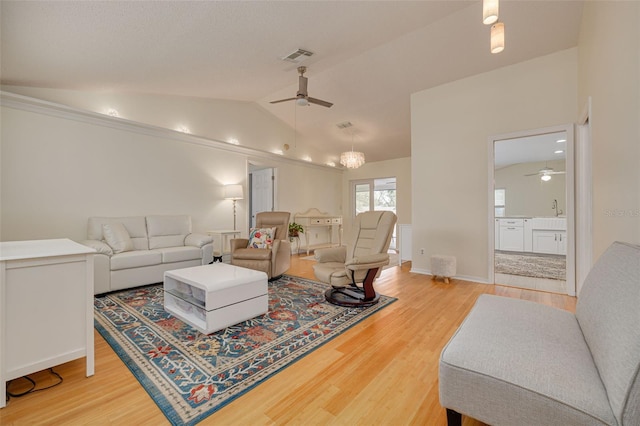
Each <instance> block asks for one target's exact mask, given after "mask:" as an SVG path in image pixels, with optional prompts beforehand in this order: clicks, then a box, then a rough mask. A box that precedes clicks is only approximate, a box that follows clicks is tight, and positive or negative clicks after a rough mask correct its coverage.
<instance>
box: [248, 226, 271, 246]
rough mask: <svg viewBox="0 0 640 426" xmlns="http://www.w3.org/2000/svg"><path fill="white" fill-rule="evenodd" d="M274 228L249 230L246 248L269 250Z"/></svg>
mask: <svg viewBox="0 0 640 426" xmlns="http://www.w3.org/2000/svg"><path fill="white" fill-rule="evenodd" d="M275 233H276V228H251V232H250V233H249V245H248V246H247V247H248V248H271V245H272V244H273V236H274V235H275Z"/></svg>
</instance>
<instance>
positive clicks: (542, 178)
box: [540, 173, 551, 182]
mask: <svg viewBox="0 0 640 426" xmlns="http://www.w3.org/2000/svg"><path fill="white" fill-rule="evenodd" d="M540 180H541V181H543V182H549V181H550V180H551V175H548V174H546V173H545V174H543V175H542V176H540Z"/></svg>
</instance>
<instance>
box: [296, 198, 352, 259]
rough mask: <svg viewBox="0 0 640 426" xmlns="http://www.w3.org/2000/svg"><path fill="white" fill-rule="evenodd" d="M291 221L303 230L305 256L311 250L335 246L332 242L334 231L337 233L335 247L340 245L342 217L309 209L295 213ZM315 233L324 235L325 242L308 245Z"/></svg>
mask: <svg viewBox="0 0 640 426" xmlns="http://www.w3.org/2000/svg"><path fill="white" fill-rule="evenodd" d="M293 221H294V222H295V223H298V224H300V225H302V227H303V228H304V232H303V233H302V235H304V250H306V252H307V255H308V254H309V250H311V249H316V248H321V247H332V246H335V245H336V244H335V243H334V242H333V241H334V239H333V234H334V230H335V233H337V238H338V243H337V245H342V216H336V215H330V214H328V213H323V212H321V211H320V210H318V209H315V208H311V209H309V210H307V211H306V212H304V213H296V214H295V215H294V216H293ZM316 231H318V232H323V233H325V236H326V237H327V238H326V241H323V242H321V243H315V244H310V239H311V238H310V236H311V235H312V234H315V233H316Z"/></svg>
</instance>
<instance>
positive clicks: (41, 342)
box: [0, 239, 95, 408]
mask: <svg viewBox="0 0 640 426" xmlns="http://www.w3.org/2000/svg"><path fill="white" fill-rule="evenodd" d="M94 253H95V250H94V249H92V248H89V247H86V246H83V245H81V244H78V243H76V242H73V241H71V240H68V239H54V240H36V241H12V242H0V408H2V407H4V406H5V405H6V383H7V382H8V381H10V380H13V379H16V378H18V377H22V376H26V375H28V374H32V373H35V372H37V371H40V370H44V369H47V368H51V367H54V366H56V365H59V364H63V363H65V362H69V361H71V360H74V359H77V358H82V357H86V360H87V367H86V369H87V373H86V374H87V377H89V376H92V375H93V373H94V346H93V254H94Z"/></svg>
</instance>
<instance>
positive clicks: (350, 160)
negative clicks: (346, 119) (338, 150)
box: [338, 123, 364, 169]
mask: <svg viewBox="0 0 640 426" xmlns="http://www.w3.org/2000/svg"><path fill="white" fill-rule="evenodd" d="M349 126H351V123H349ZM349 126H347V127H349ZM338 127H340V125H338ZM340 164H342V165H343V166H345V167H346V168H347V169H357V168H358V167H360V166H362V165H363V164H364V152H359V151H354V150H353V132H351V151H345V152H343V153H342V154H340Z"/></svg>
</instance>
